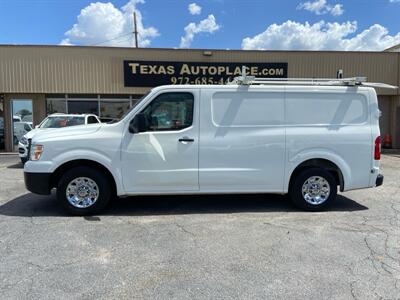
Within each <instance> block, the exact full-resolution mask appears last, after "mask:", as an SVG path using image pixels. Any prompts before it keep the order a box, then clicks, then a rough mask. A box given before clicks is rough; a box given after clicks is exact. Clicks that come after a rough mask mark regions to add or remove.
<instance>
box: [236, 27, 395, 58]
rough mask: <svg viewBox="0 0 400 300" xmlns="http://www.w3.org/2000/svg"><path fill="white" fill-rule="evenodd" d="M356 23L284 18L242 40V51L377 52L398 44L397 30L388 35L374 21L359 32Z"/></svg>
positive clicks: (385, 30)
mask: <svg viewBox="0 0 400 300" xmlns="http://www.w3.org/2000/svg"><path fill="white" fill-rule="evenodd" d="M356 31H357V22H344V23H336V22H334V23H326V22H324V21H320V22H317V23H315V24H309V23H308V22H306V23H304V24H302V23H297V22H294V21H290V20H288V21H286V22H284V23H282V24H272V25H270V26H268V28H267V29H266V30H265V31H264V32H262V33H260V34H258V35H255V36H254V37H247V38H245V39H243V41H242V48H243V49H245V50H251V49H259V50H265V49H268V50H343V51H381V50H384V49H386V48H389V47H391V46H393V45H395V44H398V43H400V32H399V33H397V34H396V35H393V36H392V35H389V34H388V30H387V29H386V28H385V27H383V26H382V25H379V24H375V25H372V26H371V27H369V28H368V29H365V30H364V31H362V32H361V33H358V34H356V35H354V34H355V33H356Z"/></svg>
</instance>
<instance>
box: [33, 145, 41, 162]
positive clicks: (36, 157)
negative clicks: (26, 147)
mask: <svg viewBox="0 0 400 300" xmlns="http://www.w3.org/2000/svg"><path fill="white" fill-rule="evenodd" d="M42 153H43V145H37V144H33V145H32V147H31V160H39V159H40V157H41V156H42Z"/></svg>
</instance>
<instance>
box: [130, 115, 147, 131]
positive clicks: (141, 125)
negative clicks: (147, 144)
mask: <svg viewBox="0 0 400 300" xmlns="http://www.w3.org/2000/svg"><path fill="white" fill-rule="evenodd" d="M146 130H147V126H146V116H145V115H144V114H143V113H139V114H137V115H136V116H135V117H134V118H133V120H132V121H131V122H130V123H129V132H130V133H139V132H144V131H146Z"/></svg>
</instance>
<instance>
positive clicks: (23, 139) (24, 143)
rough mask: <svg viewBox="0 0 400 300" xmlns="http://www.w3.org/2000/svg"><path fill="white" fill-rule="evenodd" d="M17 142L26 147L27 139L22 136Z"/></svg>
mask: <svg viewBox="0 0 400 300" xmlns="http://www.w3.org/2000/svg"><path fill="white" fill-rule="evenodd" d="M19 142H20V143H21V144H22V145H28V139H27V138H26V137H24V136H23V137H22V138H21V139H20V140H19Z"/></svg>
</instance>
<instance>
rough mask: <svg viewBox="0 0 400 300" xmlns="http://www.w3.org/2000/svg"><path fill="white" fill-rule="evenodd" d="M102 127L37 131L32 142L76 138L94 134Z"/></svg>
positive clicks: (90, 125)
mask: <svg viewBox="0 0 400 300" xmlns="http://www.w3.org/2000/svg"><path fill="white" fill-rule="evenodd" d="M101 127H102V124H100V123H99V124H89V125H77V126H70V127H63V128H53V129H46V130H38V131H36V132H35V133H34V134H33V135H34V137H33V141H34V142H38V141H39V142H40V141H44V140H49V139H57V140H58V139H62V138H64V137H68V136H78V135H86V134H91V133H95V132H96V131H98V130H99V129H100V128H101Z"/></svg>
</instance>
